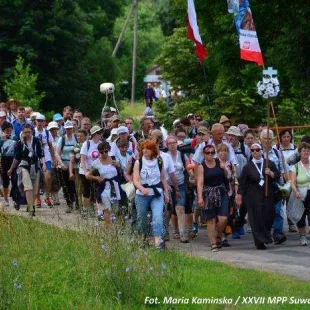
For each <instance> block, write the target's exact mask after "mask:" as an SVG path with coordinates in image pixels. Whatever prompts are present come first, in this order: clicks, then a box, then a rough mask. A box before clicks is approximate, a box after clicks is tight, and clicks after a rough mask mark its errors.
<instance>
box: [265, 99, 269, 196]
mask: <svg viewBox="0 0 310 310" xmlns="http://www.w3.org/2000/svg"><path fill="white" fill-rule="evenodd" d="M269 128H270V102H269V101H268V102H267V150H268V151H266V168H269ZM265 196H266V197H267V196H268V177H267V178H266V182H265Z"/></svg>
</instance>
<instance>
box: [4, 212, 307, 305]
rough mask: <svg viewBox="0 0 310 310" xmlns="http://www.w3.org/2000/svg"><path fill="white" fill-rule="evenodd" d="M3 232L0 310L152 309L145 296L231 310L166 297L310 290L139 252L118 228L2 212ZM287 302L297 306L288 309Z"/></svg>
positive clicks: (188, 259) (171, 255) (236, 270)
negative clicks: (86, 227) (51, 222)
mask: <svg viewBox="0 0 310 310" xmlns="http://www.w3.org/2000/svg"><path fill="white" fill-rule="evenodd" d="M0 236H1V240H0V308H1V309H140V308H144V307H147V306H146V305H144V301H145V298H146V296H150V297H157V298H158V301H159V302H161V304H160V305H158V308H159V307H160V308H161V309H162V308H167V309H171V308H177V309H188V308H197V309H198V308H205V309H224V308H230V307H232V306H225V305H203V306H201V305H197V306H195V305H172V304H167V305H164V304H163V300H164V297H165V296H172V297H174V298H182V297H185V298H190V300H191V298H192V297H193V296H197V297H203V298H212V297H214V298H216V297H220V298H222V297H224V296H225V297H226V298H233V299H234V300H235V299H236V298H237V296H296V297H305V296H308V295H309V291H310V284H309V283H306V282H303V281H298V280H295V279H291V278H288V277H285V276H280V275H277V274H270V273H265V272H260V271H255V270H248V269H239V268H234V267H231V266H228V265H226V264H222V263H217V262H212V261H205V260H201V259H197V258H191V257H188V256H185V255H182V254H181V253H175V252H157V251H155V250H152V249H150V250H144V249H140V248H139V246H138V244H137V242H136V241H134V240H131V239H130V238H129V237H125V236H126V234H125V235H124V234H122V233H121V232H120V231H119V230H118V229H117V228H115V229H112V230H111V231H107V230H105V229H104V228H103V227H101V226H95V227H94V228H93V231H92V233H91V234H85V233H84V234H82V233H79V232H74V231H68V230H61V229H59V228H56V227H52V226H48V225H45V224H42V223H40V222H37V221H31V220H25V219H22V218H19V217H14V216H12V217H11V216H7V215H5V214H3V213H0ZM153 306H154V305H153ZM286 306H287V308H290V309H292V306H291V305H285V306H284V307H283V306H281V309H283V308H286ZM270 307H271V306H270V305H266V304H265V305H259V306H248V308H251V309H262V308H264V309H269V308H270ZM299 309H301V308H299ZM304 309H306V307H305V308H304Z"/></svg>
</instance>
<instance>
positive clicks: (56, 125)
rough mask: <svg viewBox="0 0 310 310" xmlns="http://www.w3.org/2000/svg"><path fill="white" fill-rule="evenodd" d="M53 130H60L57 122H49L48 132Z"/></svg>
mask: <svg viewBox="0 0 310 310" xmlns="http://www.w3.org/2000/svg"><path fill="white" fill-rule="evenodd" d="M53 128H57V129H58V124H57V122H54V121H53V122H49V123H48V126H47V128H46V129H47V130H51V129H53Z"/></svg>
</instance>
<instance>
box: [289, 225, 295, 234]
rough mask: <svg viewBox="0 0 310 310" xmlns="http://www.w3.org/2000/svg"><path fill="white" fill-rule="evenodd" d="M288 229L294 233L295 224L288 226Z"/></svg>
mask: <svg viewBox="0 0 310 310" xmlns="http://www.w3.org/2000/svg"><path fill="white" fill-rule="evenodd" d="M288 231H289V232H291V233H295V232H297V228H296V226H295V225H290V226H289V227H288Z"/></svg>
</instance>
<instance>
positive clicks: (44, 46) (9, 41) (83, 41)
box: [0, 0, 120, 116]
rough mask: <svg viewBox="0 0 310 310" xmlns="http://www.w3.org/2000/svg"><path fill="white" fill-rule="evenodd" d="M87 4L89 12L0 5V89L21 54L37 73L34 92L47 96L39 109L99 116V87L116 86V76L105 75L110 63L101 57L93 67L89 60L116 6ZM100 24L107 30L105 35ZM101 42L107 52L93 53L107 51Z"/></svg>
mask: <svg viewBox="0 0 310 310" xmlns="http://www.w3.org/2000/svg"><path fill="white" fill-rule="evenodd" d="M91 2H92V9H88V7H87V5H86V3H85V4H84V5H83V7H81V6H79V3H80V4H81V3H82V1H79V3H78V2H76V1H73V0H38V1H30V0H25V1H5V0H4V1H0V10H1V12H2V14H3V16H2V19H1V21H0V34H1V40H0V55H1V61H0V86H3V85H4V80H5V76H6V75H5V73H6V71H7V70H10V69H11V68H12V67H13V66H14V63H15V59H16V57H17V55H21V56H22V57H23V58H24V59H25V61H26V62H27V63H29V64H30V65H31V68H32V70H33V71H34V72H35V73H38V74H39V78H38V89H39V90H40V91H44V92H45V93H46V96H45V98H44V101H43V104H42V105H41V108H43V107H44V109H45V110H47V111H48V110H55V111H57V110H58V111H59V110H60V109H61V108H62V107H64V106H66V105H71V106H72V107H83V108H84V112H85V113H88V112H89V111H92V113H93V115H98V114H97V112H98V111H100V110H101V104H102V101H101V100H99V98H98V95H97V94H98V93H99V84H100V82H101V81H104V80H106V79H108V80H109V81H111V82H116V75H115V74H113V75H111V74H110V73H109V74H105V72H110V70H111V68H112V69H113V68H115V65H114V64H115V60H113V59H112V58H111V57H109V56H107V57H106V55H105V54H103V55H102V57H101V62H100V63H98V64H97V66H94V65H93V61H92V59H88V57H91V58H92V56H91V55H92V51H93V50H94V48H97V46H98V44H99V45H101V46H102V43H100V42H101V39H102V38H107V36H108V35H109V32H110V33H111V31H112V28H113V24H114V20H115V18H116V16H117V14H118V12H119V9H120V1H112V0H106V1H104V2H103V1H95V0H94V1H91ZM87 3H88V2H87ZM100 3H102V5H99V4H100ZM109 4H111V6H109ZM107 6H109V7H107ZM97 13H98V14H99V15H98V14H97ZM109 14H110V15H109ZM96 16H97V17H98V16H99V19H97V17H96ZM95 20H96V22H95ZM101 23H102V24H103V26H104V27H107V29H106V30H105V31H103V29H102V28H101V27H102V25H101ZM108 28H109V29H108ZM108 30H109V31H108ZM98 42H99V43H98ZM104 42H105V44H106V47H104V48H101V49H98V48H97V52H103V53H105V52H106V51H107V50H109V51H110V49H111V42H110V40H109V39H108V38H107V40H105V41H104ZM97 43H98V44H97ZM104 57H105V58H106V59H105V60H104V59H103V58H104ZM88 66H89V67H88ZM94 75H95V76H98V75H100V76H101V81H100V82H99V83H98V81H97V80H96V81H95V80H93V81H92V77H93V76H94ZM111 79H112V80H111ZM91 83H94V84H93V85H91V86H92V87H90V84H91ZM95 83H98V85H95ZM0 88H2V87H0ZM89 102H90V104H91V109H88V104H89ZM88 115H89V116H93V115H91V114H88Z"/></svg>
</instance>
